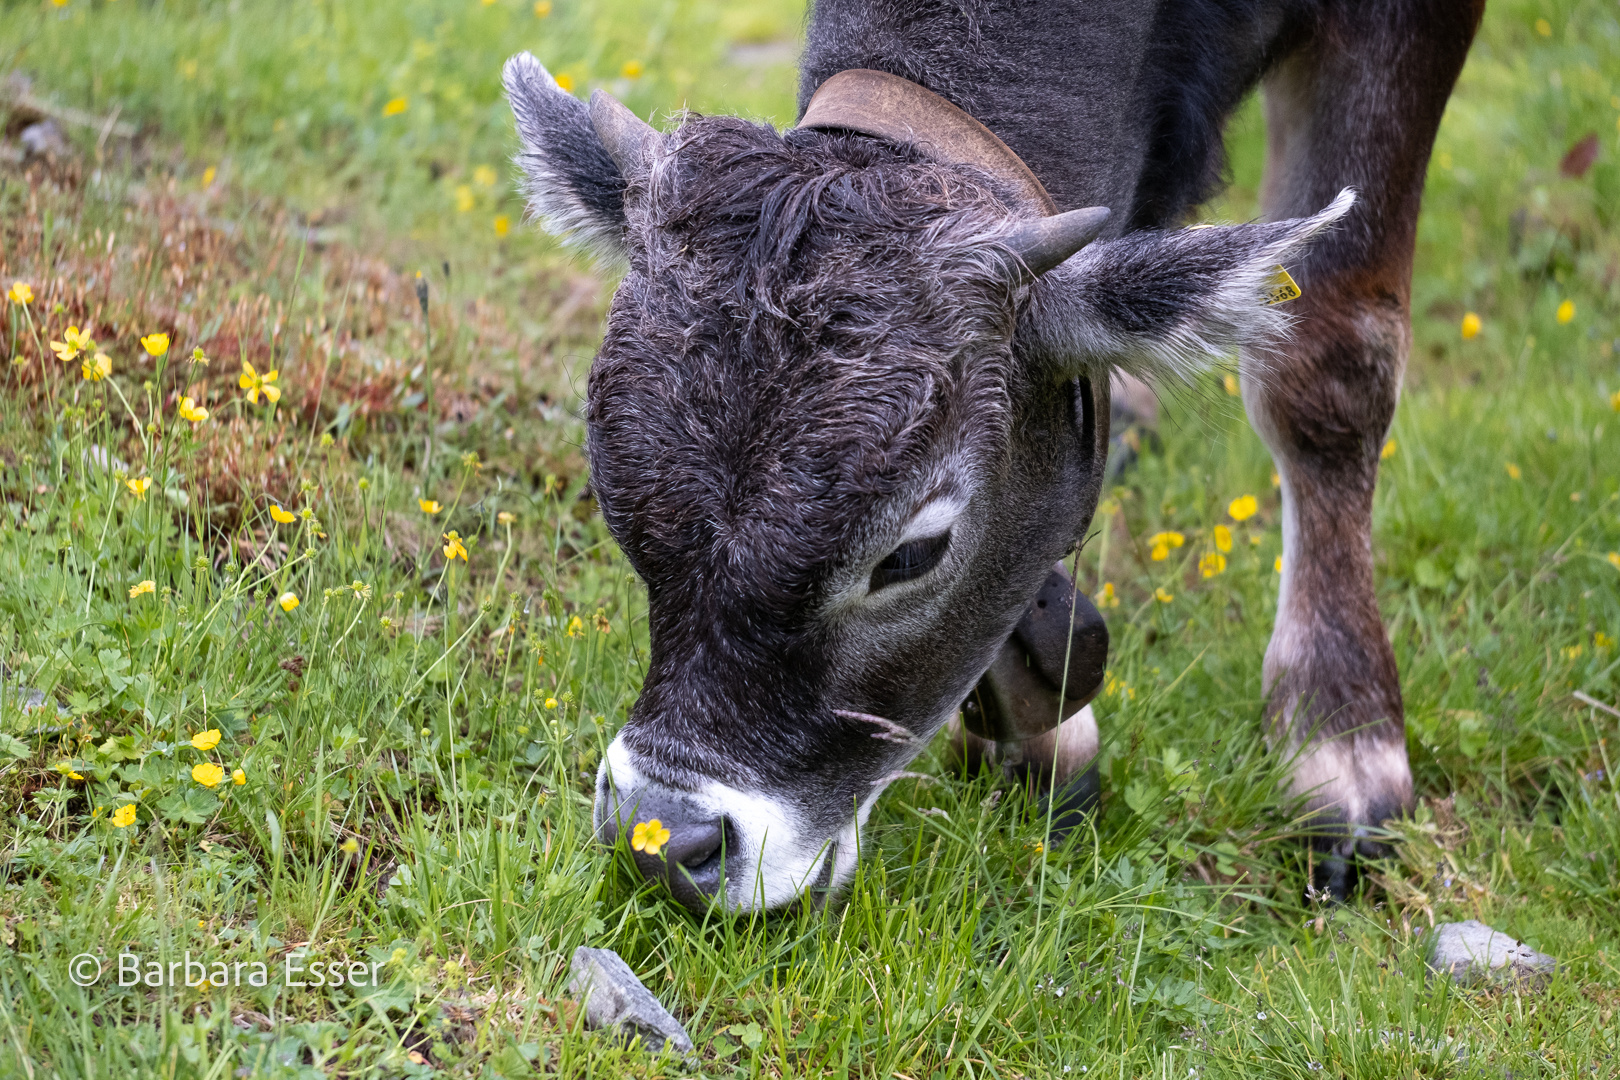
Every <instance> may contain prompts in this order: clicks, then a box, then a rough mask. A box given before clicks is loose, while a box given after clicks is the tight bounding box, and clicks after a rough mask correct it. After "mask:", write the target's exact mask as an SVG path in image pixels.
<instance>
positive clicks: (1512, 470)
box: [1507, 461, 1524, 480]
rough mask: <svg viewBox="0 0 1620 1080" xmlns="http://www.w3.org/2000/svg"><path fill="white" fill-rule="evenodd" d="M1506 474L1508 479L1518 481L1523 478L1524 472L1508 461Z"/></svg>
mask: <svg viewBox="0 0 1620 1080" xmlns="http://www.w3.org/2000/svg"><path fill="white" fill-rule="evenodd" d="M1507 474H1508V477H1509V479H1512V480H1520V479H1523V477H1524V470H1523V469H1521V468H1519V467H1518V466H1517V465H1515V464H1513V462H1511V461H1509V462H1507Z"/></svg>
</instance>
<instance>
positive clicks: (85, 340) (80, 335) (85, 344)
mask: <svg viewBox="0 0 1620 1080" xmlns="http://www.w3.org/2000/svg"><path fill="white" fill-rule="evenodd" d="M62 337H63V338H64V340H62V341H53V342H51V349H52V351H54V352H55V353H56V358H57V359H58V360H60V361H62V363H64V364H66V363H68V362H69V361H71V360H74V359H76V358H77V357H78V355H79V354H80V353H81V352H89V351H90V350H91V349H94V348H95V347H96V343H95V342H94V341H93V340H91V338H90V335H89V334H87V333H85V332H84V331H82V330H80V329H79V328H78V327H77V326H70V327H68V328H67V333H65V334H63V335H62Z"/></svg>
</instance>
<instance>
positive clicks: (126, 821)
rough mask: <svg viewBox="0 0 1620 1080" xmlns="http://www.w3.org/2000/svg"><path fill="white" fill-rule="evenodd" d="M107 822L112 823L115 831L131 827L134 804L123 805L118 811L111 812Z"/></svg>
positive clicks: (133, 822) (133, 820) (133, 816)
mask: <svg viewBox="0 0 1620 1080" xmlns="http://www.w3.org/2000/svg"><path fill="white" fill-rule="evenodd" d="M107 820H108V821H110V822H112V823H113V828H115V829H127V828H129V827H130V826H131V825H133V824H135V804H134V803H125V804H124V805H123V806H120V807H119V808H118V809H116V810H114V811H113V812H112V817H110V818H108V819H107Z"/></svg>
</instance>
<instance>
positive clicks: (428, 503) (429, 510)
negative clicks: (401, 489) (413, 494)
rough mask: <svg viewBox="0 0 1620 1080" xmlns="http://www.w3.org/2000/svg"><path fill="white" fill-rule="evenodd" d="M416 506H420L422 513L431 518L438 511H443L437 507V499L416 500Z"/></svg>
mask: <svg viewBox="0 0 1620 1080" xmlns="http://www.w3.org/2000/svg"><path fill="white" fill-rule="evenodd" d="M416 505H417V506H420V507H421V508H422V513H424V514H426V515H428V516H429V517H432V516H433V515H434V514H437V513H438V512H439V511H440V510H443V509H444V507H442V506H440V505H439V500H437V499H417V500H416Z"/></svg>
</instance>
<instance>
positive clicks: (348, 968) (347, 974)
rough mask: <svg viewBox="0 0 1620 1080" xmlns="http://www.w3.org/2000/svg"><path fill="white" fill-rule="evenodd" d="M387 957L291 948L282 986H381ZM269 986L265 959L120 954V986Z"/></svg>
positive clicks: (283, 965)
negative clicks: (325, 956) (323, 956)
mask: <svg viewBox="0 0 1620 1080" xmlns="http://www.w3.org/2000/svg"><path fill="white" fill-rule="evenodd" d="M384 963H385V961H381V960H378V961H373V962H372V963H369V964H363V963H361V962H360V961H358V960H311V959H309V954H307V953H303V952H290V953H288V954H287V955H286V956H285V957H283V958H282V973H281V974H282V979H281V983H282V985H283V986H308V987H318V986H380V985H382V984H381V983H379V982H378V981H377V969H378V968H381V967H382V966H383V964H384ZM204 984H206V985H209V986H268V985H269V984H270V966H269V965H268V964H266V963H265V962H264V961H263V960H235V961H232V962H230V963H227V962H225V961H224V960H216V961H214V962H213V963H208V962H206V961H202V960H193V959H192V958H191V950H189V949H187V950H186V953H185V958H184V959H181V960H170V961H169V962H168V963H166V964H165V963H163V962H161V961H158V960H148V961H145V962H144V963H143V962H142V961H141V958H140V957H139V956H137V955H135V954H134V953H119V954H118V985H119V986H142V985H144V986H203V985H204Z"/></svg>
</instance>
